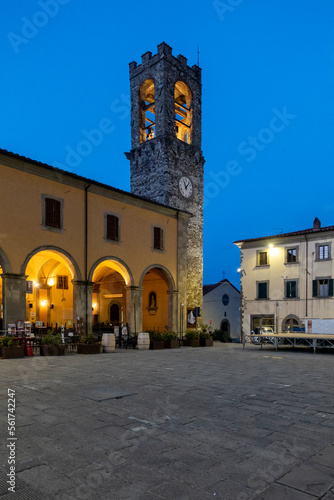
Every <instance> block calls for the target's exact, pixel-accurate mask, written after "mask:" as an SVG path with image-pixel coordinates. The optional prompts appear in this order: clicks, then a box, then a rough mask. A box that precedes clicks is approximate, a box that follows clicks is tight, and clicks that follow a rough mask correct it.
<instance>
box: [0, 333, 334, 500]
mask: <svg viewBox="0 0 334 500" xmlns="http://www.w3.org/2000/svg"><path fill="white" fill-rule="evenodd" d="M253 347H254V348H253ZM333 356H334V353H329V354H327V353H322V354H321V355H318V354H317V355H313V353H311V352H308V351H303V352H293V351H291V350H290V351H289V350H284V352H279V353H276V352H275V350H271V349H270V348H266V349H264V350H262V351H261V350H260V349H258V348H256V346H250V347H247V349H245V350H243V349H242V346H240V345H238V344H221V343H215V345H214V347H213V348H198V349H193V348H181V349H175V350H169V349H168V350H162V351H136V350H132V349H131V350H120V351H117V352H116V353H111V354H101V355H95V356H79V355H76V354H66V355H65V356H64V357H59V358H56V357H52V358H49V359H48V358H46V357H38V356H36V357H34V358H24V359H20V360H15V361H14V360H0V375H1V380H2V384H1V385H2V389H1V391H0V412H1V414H2V417H1V421H2V422H4V423H5V422H6V419H7V392H6V389H5V390H4V388H7V387H10V388H12V389H15V391H16V403H17V404H16V415H17V424H18V425H17V433H16V436H17V438H18V439H17V457H16V458H17V491H16V493H15V494H13V493H9V492H8V490H6V474H7V472H8V464H7V453H6V442H7V429H6V425H3V426H2V427H1V429H2V430H1V433H0V436H1V438H2V439H1V440H2V443H1V448H0V481H2V482H0V486H2V489H1V490H0V499H1V500H2V499H4V500H21V499H24V500H40V499H43V500H49V499H50V500H53V499H56V500H77V499H78V500H79V499H80V500H81V499H85V500H86V499H87V500H89V499H92V500H100V499H102V500H108V499H113V500H123V499H127V500H128V499H129V500H137V499H138V500H159V499H165V500H169V499H173V500H182V499H185V500H190V499H191V500H197V499H199V500H205V499H207V498H208V499H209V498H218V499H223V500H253V499H254V500H266V499H268V500H276V499H285V498H286V499H288V500H311V499H314V498H319V499H320V498H321V499H322V500H323V499H325V500H329V499H331V498H334V494H333V489H334V409H333V406H332V401H333V396H334V384H333V376H332V373H333V363H334V357H333ZM306 379H307V385H306V384H305V380H306ZM306 389H307V390H306Z"/></svg>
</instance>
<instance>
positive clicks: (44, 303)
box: [40, 300, 48, 307]
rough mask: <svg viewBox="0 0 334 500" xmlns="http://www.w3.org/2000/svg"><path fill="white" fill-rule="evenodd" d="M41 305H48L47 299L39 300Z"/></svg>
mask: <svg viewBox="0 0 334 500" xmlns="http://www.w3.org/2000/svg"><path fill="white" fill-rule="evenodd" d="M40 303H41V306H44V307H45V306H47V305H48V301H47V300H41V302H40Z"/></svg>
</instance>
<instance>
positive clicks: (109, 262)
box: [88, 256, 134, 327]
mask: <svg viewBox="0 0 334 500" xmlns="http://www.w3.org/2000/svg"><path fill="white" fill-rule="evenodd" d="M88 279H89V281H90V282H91V283H92V310H93V320H94V326H98V327H103V326H106V325H107V326H110V324H111V319H110V318H111V316H110V314H111V313H110V308H111V306H112V305H113V304H115V303H116V302H117V304H118V306H119V323H122V324H123V323H127V322H128V321H129V317H130V313H131V306H132V304H131V301H129V299H128V292H127V290H128V288H129V287H130V288H131V286H133V283H134V280H133V276H132V273H131V271H130V268H129V267H128V266H127V264H125V262H123V261H122V260H121V259H119V258H118V257H113V256H105V257H102V258H100V259H98V260H97V261H96V262H95V263H94V264H93V266H92V267H91V269H90V272H89V278H88ZM110 299H112V300H110ZM116 299H117V300H116ZM127 315H128V316H129V317H128V316H127ZM113 326H116V325H115V321H113Z"/></svg>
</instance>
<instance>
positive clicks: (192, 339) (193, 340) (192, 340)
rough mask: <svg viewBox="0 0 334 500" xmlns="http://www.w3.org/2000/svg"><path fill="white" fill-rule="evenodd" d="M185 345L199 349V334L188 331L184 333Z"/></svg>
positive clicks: (194, 331)
mask: <svg viewBox="0 0 334 500" xmlns="http://www.w3.org/2000/svg"><path fill="white" fill-rule="evenodd" d="M186 339H187V343H188V345H189V346H191V347H199V345H200V342H199V333H198V332H197V331H196V330H188V331H187V333H186Z"/></svg>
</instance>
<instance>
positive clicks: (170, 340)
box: [163, 332, 180, 349]
mask: <svg viewBox="0 0 334 500" xmlns="http://www.w3.org/2000/svg"><path fill="white" fill-rule="evenodd" d="M163 339H164V347H165V348H166V349H175V348H177V347H180V342H179V340H178V338H177V335H176V333H175V332H166V333H164V334H163Z"/></svg>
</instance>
